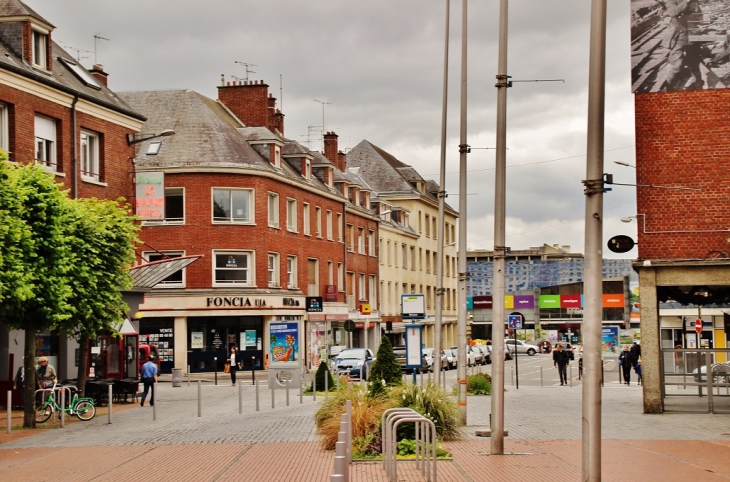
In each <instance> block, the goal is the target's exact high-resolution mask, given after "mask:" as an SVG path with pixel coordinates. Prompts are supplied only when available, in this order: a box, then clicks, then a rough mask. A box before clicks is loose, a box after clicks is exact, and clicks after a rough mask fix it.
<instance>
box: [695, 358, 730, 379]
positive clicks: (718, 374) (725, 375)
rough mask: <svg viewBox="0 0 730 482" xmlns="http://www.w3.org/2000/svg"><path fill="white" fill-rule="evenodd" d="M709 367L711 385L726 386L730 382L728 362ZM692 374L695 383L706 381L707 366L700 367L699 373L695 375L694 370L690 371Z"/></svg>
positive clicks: (729, 363) (729, 365)
mask: <svg viewBox="0 0 730 482" xmlns="http://www.w3.org/2000/svg"><path fill="white" fill-rule="evenodd" d="M711 367H712V383H719V384H726V383H729V382H730V362H725V363H713V364H712V365H711ZM692 373H694V379H695V382H698V383H699V382H706V381H707V375H706V373H707V365H702V366H701V367H700V372H699V373H697V369H696V368H695V369H694V370H692Z"/></svg>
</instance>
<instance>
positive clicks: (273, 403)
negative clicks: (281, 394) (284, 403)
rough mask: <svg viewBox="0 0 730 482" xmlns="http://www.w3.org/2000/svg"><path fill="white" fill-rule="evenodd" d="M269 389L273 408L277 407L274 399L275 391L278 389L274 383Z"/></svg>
mask: <svg viewBox="0 0 730 482" xmlns="http://www.w3.org/2000/svg"><path fill="white" fill-rule="evenodd" d="M269 389H270V390H271V408H275V407H276V400H274V397H275V395H274V392H275V391H276V390H275V389H274V386H273V383H272V385H271V386H270V387H269Z"/></svg>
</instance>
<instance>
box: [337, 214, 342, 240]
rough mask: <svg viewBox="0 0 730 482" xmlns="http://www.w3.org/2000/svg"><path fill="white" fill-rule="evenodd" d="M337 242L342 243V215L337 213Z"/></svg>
mask: <svg viewBox="0 0 730 482" xmlns="http://www.w3.org/2000/svg"><path fill="white" fill-rule="evenodd" d="M337 241H339V242H340V243H341V242H342V241H343V239H342V213H337Z"/></svg>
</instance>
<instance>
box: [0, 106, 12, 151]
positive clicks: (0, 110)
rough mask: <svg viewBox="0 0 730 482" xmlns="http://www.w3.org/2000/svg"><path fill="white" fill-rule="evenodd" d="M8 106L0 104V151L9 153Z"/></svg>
mask: <svg viewBox="0 0 730 482" xmlns="http://www.w3.org/2000/svg"><path fill="white" fill-rule="evenodd" d="M8 125H9V124H8V106H7V105H5V104H0V149H3V150H4V151H6V152H8V151H10V141H9V140H8V139H9V136H10V130H9V129H8Z"/></svg>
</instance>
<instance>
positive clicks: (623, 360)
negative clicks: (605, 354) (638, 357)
mask: <svg viewBox="0 0 730 482" xmlns="http://www.w3.org/2000/svg"><path fill="white" fill-rule="evenodd" d="M618 364H619V365H621V370H622V371H623V374H624V383H625V384H626V385H631V367H632V365H633V364H634V363H633V358H632V356H631V352H630V351H629V345H624V349H623V351H622V352H621V354H620V355H619V356H618Z"/></svg>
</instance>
